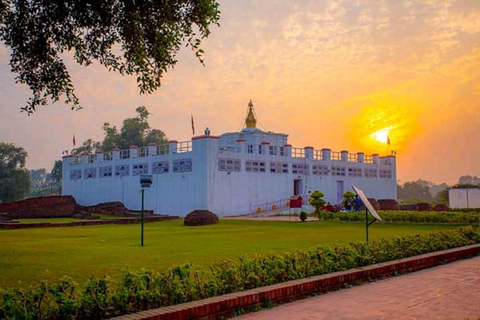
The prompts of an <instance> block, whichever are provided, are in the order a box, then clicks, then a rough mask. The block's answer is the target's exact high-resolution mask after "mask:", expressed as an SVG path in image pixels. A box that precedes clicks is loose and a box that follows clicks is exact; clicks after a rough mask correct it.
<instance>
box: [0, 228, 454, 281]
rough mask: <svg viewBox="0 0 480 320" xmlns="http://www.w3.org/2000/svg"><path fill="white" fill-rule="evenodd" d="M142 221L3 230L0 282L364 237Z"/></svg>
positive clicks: (379, 232) (398, 231)
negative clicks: (142, 225)
mask: <svg viewBox="0 0 480 320" xmlns="http://www.w3.org/2000/svg"><path fill="white" fill-rule="evenodd" d="M455 227H458V225H426V224H422V225H414V224H380V223H376V224H373V225H372V226H370V239H371V240H374V239H378V238H381V237H394V236H400V235H409V234H418V233H426V232H431V231H436V230H440V229H446V228H455ZM145 235H146V237H145V247H143V248H142V247H140V225H139V224H134V225H101V226H85V227H68V228H39V229H19V230H0V287H4V286H21V287H25V286H28V284H30V283H31V282H32V281H35V280H44V279H47V280H57V279H58V278H60V277H61V276H64V275H68V276H71V277H73V279H75V280H76V281H77V282H79V283H80V284H82V283H83V282H84V281H85V280H86V279H87V278H88V277H89V276H96V277H98V276H102V275H104V274H108V275H109V276H111V277H113V278H115V277H116V275H118V273H119V271H120V270H121V269H122V268H124V267H126V266H128V267H130V268H132V269H141V268H146V269H156V270H162V269H166V268H169V267H171V266H173V265H176V264H182V263H186V262H192V263H195V264H198V265H202V266H208V265H211V264H212V263H214V262H215V261H219V260H224V259H229V258H230V259H234V258H237V257H239V256H242V255H245V254H254V253H259V254H265V253H285V252H288V251H295V250H306V249H309V248H314V247H316V246H319V245H331V244H336V243H348V242H352V241H364V240H365V226H364V225H363V224H361V223H345V222H332V221H321V222H309V223H292V222H280V221H242V220H221V221H220V223H219V224H218V225H212V226H203V227H185V226H183V220H171V221H164V222H155V223H147V224H145Z"/></svg>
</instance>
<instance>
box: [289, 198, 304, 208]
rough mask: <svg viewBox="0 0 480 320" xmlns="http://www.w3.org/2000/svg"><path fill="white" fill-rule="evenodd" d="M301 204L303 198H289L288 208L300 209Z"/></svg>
mask: <svg viewBox="0 0 480 320" xmlns="http://www.w3.org/2000/svg"><path fill="white" fill-rule="evenodd" d="M302 203H303V198H302V197H301V196H292V197H290V208H301V207H302Z"/></svg>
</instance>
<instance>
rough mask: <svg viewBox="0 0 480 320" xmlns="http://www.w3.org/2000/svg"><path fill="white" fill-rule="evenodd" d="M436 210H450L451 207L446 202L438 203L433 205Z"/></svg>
mask: <svg viewBox="0 0 480 320" xmlns="http://www.w3.org/2000/svg"><path fill="white" fill-rule="evenodd" d="M433 210H435V211H450V208H449V207H448V206H447V205H446V204H436V205H435V206H434V207H433Z"/></svg>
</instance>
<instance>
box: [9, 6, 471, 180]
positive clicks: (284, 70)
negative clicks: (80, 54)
mask: <svg viewBox="0 0 480 320" xmlns="http://www.w3.org/2000/svg"><path fill="white" fill-rule="evenodd" d="M220 9H221V11H222V16H221V22H220V23H221V27H220V28H218V27H213V30H212V34H211V36H210V37H209V39H207V40H206V41H205V42H204V49H205V59H206V61H205V64H206V67H203V66H202V65H201V64H200V63H199V62H198V60H197V59H196V58H195V56H194V55H193V54H192V52H191V51H190V50H189V49H182V50H181V51H180V53H179V56H178V60H179V63H178V65H177V66H175V68H174V69H172V70H170V71H169V72H168V73H167V74H166V75H165V76H164V78H163V82H162V83H163V86H162V88H160V89H159V90H158V91H157V92H156V93H154V94H153V95H151V96H140V95H139V93H138V89H137V87H136V83H135V81H134V79H133V78H130V77H121V76H119V75H117V74H113V73H108V72H107V71H106V70H105V69H104V68H103V67H101V66H98V65H94V66H90V67H88V68H83V67H80V66H76V65H74V64H69V66H70V67H71V70H72V76H73V78H74V81H75V85H76V90H77V92H78V95H79V97H80V98H81V101H82V103H83V105H84V106H85V109H84V110H83V111H81V112H77V113H72V112H70V111H69V110H67V108H66V107H64V106H62V105H61V104H59V105H58V106H53V107H48V108H45V110H42V111H41V112H39V113H38V114H36V115H34V116H33V117H30V118H26V117H25V116H23V115H18V113H17V110H18V107H20V106H22V105H23V103H24V101H26V99H28V96H29V93H28V90H26V89H25V88H23V87H20V86H16V85H14V84H13V75H12V74H9V72H8V70H9V68H8V66H7V65H6V61H5V60H2V59H1V58H2V57H5V52H6V51H5V48H3V49H2V51H0V71H1V76H0V85H1V87H0V94H1V95H0V98H1V101H0V116H2V120H0V121H2V126H1V127H0V136H2V138H3V137H5V138H4V139H7V138H9V139H14V140H15V142H17V143H18V144H20V145H22V146H24V147H25V148H26V149H27V150H31V152H30V160H29V165H30V166H32V167H44V166H45V167H48V166H50V163H53V160H54V159H56V158H57V157H58V156H59V154H60V152H61V150H63V149H64V148H65V146H68V144H69V141H70V140H71V138H70V137H71V135H72V133H73V131H75V133H76V135H77V136H79V137H81V138H80V139H83V138H85V139H86V138H89V137H93V138H96V139H100V138H101V125H102V123H103V122H105V121H108V122H110V123H112V124H117V125H119V124H120V123H121V121H122V119H124V118H126V117H128V116H131V115H132V114H133V110H134V109H135V108H136V107H137V106H138V105H145V106H147V107H148V108H149V109H150V110H151V111H152V113H153V114H154V116H153V117H152V120H151V122H152V125H153V126H154V127H158V128H161V129H162V130H164V131H165V132H166V133H167V135H168V136H169V137H171V138H175V139H178V140H186V139H189V138H190V130H189V125H188V124H189V117H190V114H193V115H194V117H195V122H196V124H197V126H198V127H199V130H202V129H203V128H202V127H206V126H208V127H210V129H211V130H212V133H214V134H219V133H222V132H225V131H233V130H238V129H239V127H240V126H241V123H242V120H243V117H244V115H245V109H246V105H247V103H248V101H249V100H250V99H253V101H254V104H255V106H256V108H257V113H258V114H259V116H260V121H261V122H262V123H263V125H264V126H265V127H266V128H267V129H269V130H273V131H280V132H287V133H289V134H290V139H291V142H292V143H293V144H295V145H298V146H304V145H314V146H316V147H317V148H322V147H331V148H334V149H350V150H352V151H360V150H363V149H367V150H372V151H373V148H374V147H375V145H367V144H366V143H365V142H364V141H363V140H362V139H360V138H359V136H358V135H357V136H356V135H355V128H356V127H357V126H360V125H361V123H362V121H363V122H368V123H369V124H370V126H371V128H372V130H373V128H374V127H376V125H374V120H371V121H370V118H372V119H374V117H373V114H383V115H384V117H385V119H384V120H379V121H378V123H383V122H385V123H389V125H396V126H397V127H398V128H403V129H402V130H403V134H402V135H401V136H400V135H399V136H398V137H395V141H396V143H400V142H401V145H398V147H399V149H400V150H401V153H400V154H399V162H400V164H401V166H400V167H399V173H400V175H401V178H402V180H408V179H416V178H417V177H425V178H430V179H432V180H438V181H440V180H442V171H444V169H445V168H447V167H450V170H451V171H452V170H453V173H452V175H458V174H459V173H460V172H462V173H465V172H463V171H462V170H463V169H462V168H469V170H470V171H471V172H470V173H471V174H477V175H479V174H480V172H479V170H480V168H478V166H477V167H473V166H469V165H468V163H471V162H472V161H471V159H473V157H477V158H478V157H479V156H480V151H475V150H472V151H471V152H470V154H467V155H465V156H463V157H461V158H457V157H454V156H448V155H446V157H447V159H452V161H454V162H455V166H453V169H452V166H449V165H447V164H444V163H448V161H441V162H440V161H437V162H436V166H437V167H436V170H435V172H433V171H430V170H427V169H428V168H427V169H426V167H423V166H420V165H417V164H418V163H430V162H431V159H430V158H429V155H430V156H431V155H432V154H435V148H438V146H439V145H441V144H442V139H443V140H444V139H446V136H445V135H440V134H439V130H440V131H441V130H444V129H442V128H446V127H448V128H452V127H455V130H456V131H455V132H452V131H451V130H449V132H450V135H451V136H455V139H460V140H462V139H463V140H465V139H467V136H468V135H472V134H478V131H475V125H474V124H476V123H477V122H476V121H477V120H475V117H477V118H476V119H478V111H476V110H480V109H479V108H478V105H477V102H476V101H479V99H478V87H479V84H478V83H479V82H478V81H479V80H478V76H479V75H480V41H479V40H480V38H479V37H480V2H479V1H474V0H472V1H460V0H459V1H455V0H447V1H441V2H439V1H433V0H431V1H399V0H383V1H358V0H355V1H354V0H352V1H293V0H292V1H273V0H272V1H254V0H251V1H246V0H245V1H221V6H220ZM26 119H28V120H26ZM7 122H8V123H7ZM4 123H5V125H3V124H4ZM378 123H377V124H378ZM452 123H455V125H454V126H452V125H451V124H452ZM362 130H363V129H362ZM452 130H453V129H452ZM445 131H447V130H446V129H445ZM50 132H55V134H51V133H50ZM40 134H44V135H45V136H48V137H52V138H51V140H49V141H48V142H45V144H48V148H47V147H46V148H45V149H41V148H39V147H38V146H37V145H35V143H38V140H37V141H33V140H32V139H31V137H32V136H35V137H38V136H39V135H40ZM392 134H393V133H392ZM366 135H367V132H363V131H362V132H361V134H360V136H366ZM452 148H453V149H452V153H453V154H454V153H455V152H463V153H464V152H465V151H464V150H465V149H464V147H463V146H461V145H459V144H456V145H455V144H452ZM47 149H48V152H45V150H47ZM420 149H421V150H426V151H425V152H424V153H423V151H422V153H421V154H422V155H421V157H420V158H419V156H418V154H420V153H419V152H418V150H420ZM407 167H408V170H406V169H405V168H407ZM412 168H413V169H412ZM449 179H452V178H449Z"/></svg>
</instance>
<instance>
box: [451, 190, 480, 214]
mask: <svg viewBox="0 0 480 320" xmlns="http://www.w3.org/2000/svg"><path fill="white" fill-rule="evenodd" d="M448 202H449V206H450V208H452V209H472V208H480V187H477V188H451V189H449V190H448Z"/></svg>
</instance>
